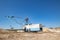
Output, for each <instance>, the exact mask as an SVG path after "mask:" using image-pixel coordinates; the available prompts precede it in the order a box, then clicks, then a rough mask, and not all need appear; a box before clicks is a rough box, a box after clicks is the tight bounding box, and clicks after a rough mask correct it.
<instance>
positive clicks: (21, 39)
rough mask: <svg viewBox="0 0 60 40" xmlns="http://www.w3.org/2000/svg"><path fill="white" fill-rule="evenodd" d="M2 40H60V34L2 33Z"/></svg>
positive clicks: (0, 36) (0, 34)
mask: <svg viewBox="0 0 60 40" xmlns="http://www.w3.org/2000/svg"><path fill="white" fill-rule="evenodd" d="M0 40H60V33H51V32H46V33H44V32H38V33H32V32H29V33H27V32H23V33H21V32H19V33H17V32H0Z"/></svg>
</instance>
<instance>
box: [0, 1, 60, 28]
mask: <svg viewBox="0 0 60 40" xmlns="http://www.w3.org/2000/svg"><path fill="white" fill-rule="evenodd" d="M12 15H13V16H19V17H22V18H26V17H27V16H28V17H29V19H30V22H31V23H35V24H37V23H38V24H40V23H41V24H43V25H45V26H46V27H59V26H60V0H0V28H10V27H9V25H12V26H13V27H14V28H20V25H19V24H17V23H16V22H15V21H13V20H10V19H7V18H6V17H4V16H12ZM17 20H20V19H17ZM21 20H23V19H21ZM18 22H21V21H18Z"/></svg>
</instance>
